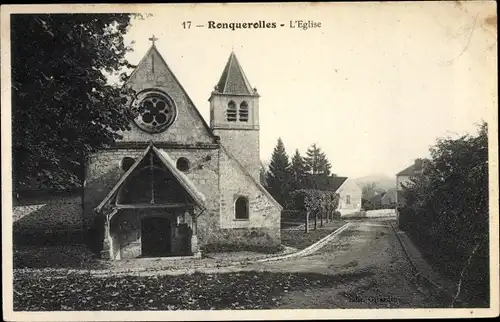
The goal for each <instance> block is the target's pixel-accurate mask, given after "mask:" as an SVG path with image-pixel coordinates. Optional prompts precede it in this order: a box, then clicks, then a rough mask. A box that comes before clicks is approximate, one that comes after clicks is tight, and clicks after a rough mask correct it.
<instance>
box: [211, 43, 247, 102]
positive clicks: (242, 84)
mask: <svg viewBox="0 0 500 322" xmlns="http://www.w3.org/2000/svg"><path fill="white" fill-rule="evenodd" d="M216 90H217V92H219V93H221V94H234V95H254V90H253V89H252V86H251V85H250V82H249V81H248V79H247V77H246V75H245V73H244V72H243V68H241V65H240V63H239V62H238V59H237V58H236V55H235V53H234V51H233V52H231V55H229V59H228V60H227V63H226V67H224V71H223V72H222V75H221V77H220V79H219V82H218V83H217V88H216Z"/></svg>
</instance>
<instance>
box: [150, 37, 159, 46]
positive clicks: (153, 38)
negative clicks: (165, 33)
mask: <svg viewBox="0 0 500 322" xmlns="http://www.w3.org/2000/svg"><path fill="white" fill-rule="evenodd" d="M149 40H150V41H151V42H152V43H153V46H154V44H155V41H157V40H158V38H156V37H155V35H153V37H151V38H149Z"/></svg>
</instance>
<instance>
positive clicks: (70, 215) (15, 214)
mask: <svg viewBox="0 0 500 322" xmlns="http://www.w3.org/2000/svg"><path fill="white" fill-rule="evenodd" d="M82 214H83V209H82V198H81V196H64V197H62V196H57V197H56V196H52V197H44V198H36V199H25V200H21V201H19V202H18V204H17V205H14V206H13V209H12V222H13V229H14V231H34V230H36V231H40V230H43V231H56V230H81V229H82V227H83V216H82Z"/></svg>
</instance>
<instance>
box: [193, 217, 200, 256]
mask: <svg viewBox="0 0 500 322" xmlns="http://www.w3.org/2000/svg"><path fill="white" fill-rule="evenodd" d="M191 219H192V220H191V222H192V224H191V225H192V227H191V231H192V233H191V253H193V255H194V254H196V253H198V252H199V251H200V249H199V247H198V219H197V218H196V214H195V213H194V210H191Z"/></svg>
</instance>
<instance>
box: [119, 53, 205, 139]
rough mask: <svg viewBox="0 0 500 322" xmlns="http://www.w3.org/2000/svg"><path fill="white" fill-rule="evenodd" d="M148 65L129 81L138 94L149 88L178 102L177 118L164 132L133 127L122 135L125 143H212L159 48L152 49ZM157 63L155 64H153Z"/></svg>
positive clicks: (141, 65)
mask: <svg viewBox="0 0 500 322" xmlns="http://www.w3.org/2000/svg"><path fill="white" fill-rule="evenodd" d="M145 59H146V60H147V61H146V62H145V64H140V65H139V66H138V67H137V69H136V70H135V71H134V73H133V74H132V75H131V77H130V78H129V79H128V80H127V85H130V86H131V87H132V88H133V89H134V90H135V91H136V92H140V91H142V90H147V89H151V88H154V89H157V90H160V91H163V92H164V93H167V94H168V95H169V96H170V97H171V98H172V99H173V101H174V102H175V105H176V107H177V119H176V120H175V122H174V123H173V124H172V125H171V126H170V127H169V128H168V129H167V130H166V131H164V132H162V133H156V134H151V133H146V132H144V131H142V130H140V129H139V128H138V127H137V126H136V125H135V124H132V130H131V131H127V132H123V133H121V134H122V135H123V139H122V140H123V141H143V142H144V141H145V142H149V141H153V142H176V143H190V144H195V143H197V142H200V143H213V142H212V141H213V138H212V137H211V136H210V135H209V132H208V131H207V129H206V127H205V125H204V121H203V119H202V118H201V116H200V115H198V113H196V108H195V106H194V104H193V103H192V102H191V100H190V99H189V97H188V96H187V94H186V92H185V91H184V90H183V88H182V87H181V85H180V84H179V82H178V81H177V80H176V78H175V76H174V75H173V73H172V72H171V71H169V70H168V68H167V67H166V65H164V64H163V58H162V57H161V56H160V54H159V53H158V52H157V50H156V49H154V48H153V49H152V50H151V52H149V55H146V57H145ZM153 62H154V63H153ZM153 66H154V72H152V70H153Z"/></svg>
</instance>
